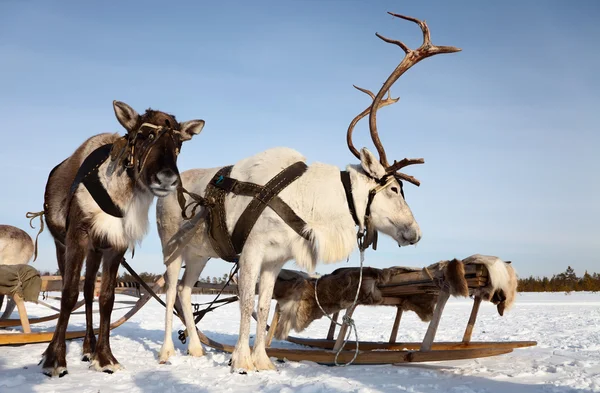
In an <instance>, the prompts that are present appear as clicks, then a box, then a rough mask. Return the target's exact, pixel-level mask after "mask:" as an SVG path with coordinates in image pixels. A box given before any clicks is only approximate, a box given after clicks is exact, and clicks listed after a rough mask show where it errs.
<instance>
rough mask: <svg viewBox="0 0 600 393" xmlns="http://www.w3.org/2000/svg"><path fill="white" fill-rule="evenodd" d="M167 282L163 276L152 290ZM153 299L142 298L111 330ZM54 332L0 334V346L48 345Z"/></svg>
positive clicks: (77, 334) (79, 335) (72, 334)
mask: <svg viewBox="0 0 600 393" xmlns="http://www.w3.org/2000/svg"><path fill="white" fill-rule="evenodd" d="M164 283H165V280H164V277H163V276H161V277H160V278H159V279H158V280H157V281H156V282H155V283H154V286H153V288H152V290H154V291H156V290H158V289H160V288H162V287H163V286H164ZM150 299H152V295H151V294H149V293H146V294H145V295H144V296H142V297H141V298H140V299H139V300H138V301H137V302H136V303H135V305H134V306H133V307H132V308H131V310H129V311H128V312H127V313H126V314H125V315H123V316H122V317H121V318H119V319H117V320H116V321H115V322H113V323H111V324H110V330H113V329H115V328H117V327H119V326H121V325H122V324H124V323H125V322H127V320H129V319H130V318H131V317H132V316H134V315H135V314H136V313H137V312H138V311H139V310H140V309H141V308H142V307H143V306H144V305H145V304H146V303H148V301H149V300H150ZM98 331H99V329H94V334H98ZM53 335H54V332H34V333H4V334H0V346H2V345H21V344H33V343H46V342H50V341H51V340H52V336H53ZM82 337H85V330H78V331H71V332H69V331H67V332H66V334H65V338H66V339H67V340H72V339H76V338H82Z"/></svg>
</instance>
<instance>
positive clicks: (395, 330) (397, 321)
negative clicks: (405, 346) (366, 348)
mask: <svg viewBox="0 0 600 393" xmlns="http://www.w3.org/2000/svg"><path fill="white" fill-rule="evenodd" d="M401 318H402V308H401V307H400V305H398V306H396V319H394V326H393V327H392V333H391V334H390V344H393V343H395V342H396V338H397V337H398V327H399V326H400V319H401Z"/></svg>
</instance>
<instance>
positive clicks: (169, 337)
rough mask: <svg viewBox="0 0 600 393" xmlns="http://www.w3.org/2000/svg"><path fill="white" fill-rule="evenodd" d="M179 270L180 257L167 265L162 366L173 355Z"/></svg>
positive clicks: (161, 352) (160, 355)
mask: <svg viewBox="0 0 600 393" xmlns="http://www.w3.org/2000/svg"><path fill="white" fill-rule="evenodd" d="M180 270H181V255H180V256H178V257H177V258H175V259H174V260H173V261H171V262H170V263H169V264H168V265H167V299H166V300H167V301H166V304H167V309H166V311H165V338H164V340H163V345H162V347H161V348H160V353H159V355H158V362H159V363H161V364H164V363H166V362H167V360H169V358H170V357H171V356H173V355H174V354H175V346H174V345H173V306H174V305H175V297H176V295H177V279H178V278H179V271H180Z"/></svg>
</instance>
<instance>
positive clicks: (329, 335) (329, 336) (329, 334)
mask: <svg viewBox="0 0 600 393" xmlns="http://www.w3.org/2000/svg"><path fill="white" fill-rule="evenodd" d="M339 315H340V313H339V311H336V312H334V313H333V315H332V316H331V319H333V321H331V323H330V324H329V331H328V332H327V339H328V340H333V336H334V335H335V327H336V326H337V325H336V324H335V322H337V320H338V317H339ZM334 321H335V322H334Z"/></svg>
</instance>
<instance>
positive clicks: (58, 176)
mask: <svg viewBox="0 0 600 393" xmlns="http://www.w3.org/2000/svg"><path fill="white" fill-rule="evenodd" d="M113 106H114V110H115V114H116V116H117V119H118V120H119V122H120V123H121V125H122V126H123V127H124V128H125V129H126V130H127V134H126V135H125V136H123V137H122V136H121V135H119V134H116V133H115V134H99V135H95V136H93V137H91V138H89V139H88V140H86V141H85V142H84V143H83V144H82V145H81V146H79V147H78V148H77V150H75V152H74V153H73V154H72V155H71V156H70V157H69V158H67V159H66V160H64V161H63V162H62V163H60V164H59V165H58V166H56V167H55V168H54V169H53V170H52V171H51V172H50V175H49V177H48V182H47V184H46V191H45V195H44V215H45V217H46V222H47V224H48V228H49V230H50V232H51V234H52V236H53V238H54V242H55V244H56V256H57V259H58V266H59V269H60V272H61V275H62V278H63V288H62V297H61V307H60V316H59V318H58V323H57V326H56V330H55V331H54V336H53V337H52V341H51V342H50V344H49V345H48V348H47V349H46V351H45V352H44V355H43V356H44V358H43V360H42V361H43V366H42V367H43V372H44V374H46V375H48V376H56V375H58V376H59V377H62V376H63V375H65V374H67V368H66V367H67V362H66V359H65V355H66V344H65V332H66V329H67V324H68V321H69V316H70V314H71V312H72V310H73V307H74V305H75V303H76V301H77V297H78V294H79V290H78V288H79V277H80V274H81V267H82V264H83V260H84V259H85V260H86V273H85V284H84V297H85V308H86V325H87V328H86V330H87V332H86V336H85V340H84V343H83V360H91V362H92V363H91V366H90V367H93V368H95V369H96V370H100V371H105V372H109V373H112V372H113V371H115V370H117V369H119V368H120V365H119V363H118V362H117V360H116V359H115V357H114V356H113V354H112V352H111V349H110V343H109V331H110V316H111V313H112V309H113V304H114V298H115V294H114V288H115V284H116V278H117V271H118V268H119V265H120V263H121V261H122V260H123V256H124V255H125V252H126V251H127V249H128V248H130V247H133V246H134V245H135V244H136V243H137V242H140V241H141V239H142V238H143V237H144V235H145V234H146V231H147V228H148V209H149V208H150V204H151V203H152V200H153V198H154V197H155V196H156V197H159V198H160V197H164V196H167V195H169V194H171V193H172V192H174V191H175V190H176V189H177V188H178V186H179V184H180V180H179V171H178V169H177V155H178V154H179V150H180V149H181V144H182V143H183V142H184V141H187V140H190V139H191V138H192V137H193V136H194V135H196V134H198V133H199V132H200V131H201V130H202V127H203V126H204V121H203V120H190V121H186V122H183V123H178V122H177V120H176V119H175V117H174V116H173V115H169V114H167V113H164V112H160V111H154V110H151V109H148V110H147V111H146V112H145V113H144V114H142V115H139V114H138V113H137V112H136V111H135V110H133V109H132V108H131V107H129V106H128V105H127V104H124V103H122V102H118V101H114V102H113ZM101 261H102V265H103V269H102V286H101V290H100V299H99V305H100V331H99V334H98V342H97V343H96V338H95V336H94V330H93V326H92V302H93V295H94V293H93V291H94V281H95V277H96V273H97V272H98V269H99V266H100V262H101Z"/></svg>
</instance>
